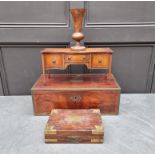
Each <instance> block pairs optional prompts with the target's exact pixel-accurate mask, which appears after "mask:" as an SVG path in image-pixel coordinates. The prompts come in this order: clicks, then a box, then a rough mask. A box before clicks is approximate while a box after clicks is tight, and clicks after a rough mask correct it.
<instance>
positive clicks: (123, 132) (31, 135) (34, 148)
mask: <svg viewBox="0 0 155 155" xmlns="http://www.w3.org/2000/svg"><path fill="white" fill-rule="evenodd" d="M47 119H48V117H47V116H33V106H32V100H31V96H9V97H4V96H1V97H0V153H90V154H91V153H97V154H98V153H155V94H123V95H121V103H120V113H119V115H118V116H103V123H104V128H105V139H104V144H45V143H44V134H43V133H44V128H45V124H46V122H47Z"/></svg>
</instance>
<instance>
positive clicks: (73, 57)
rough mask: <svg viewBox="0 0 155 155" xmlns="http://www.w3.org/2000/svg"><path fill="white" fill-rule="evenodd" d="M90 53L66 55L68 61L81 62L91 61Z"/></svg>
mask: <svg viewBox="0 0 155 155" xmlns="http://www.w3.org/2000/svg"><path fill="white" fill-rule="evenodd" d="M89 60H90V55H89V54H69V55H65V61H66V62H79V61H80V62H81V61H89Z"/></svg>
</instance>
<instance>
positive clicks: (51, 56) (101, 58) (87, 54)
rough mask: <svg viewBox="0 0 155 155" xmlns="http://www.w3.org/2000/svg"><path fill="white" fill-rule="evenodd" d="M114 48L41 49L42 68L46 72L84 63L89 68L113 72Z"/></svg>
mask: <svg viewBox="0 0 155 155" xmlns="http://www.w3.org/2000/svg"><path fill="white" fill-rule="evenodd" d="M112 52H113V51H112V50H111V49H110V48H85V49H84V50H81V51H80V50H79V51H76V50H72V49H71V48H46V49H44V50H43V51H41V54H42V70H43V74H45V72H46V70H49V69H62V70H64V69H66V68H67V66H69V65H71V64H84V65H86V66H87V68H88V69H107V70H108V75H110V74H111V65H112Z"/></svg>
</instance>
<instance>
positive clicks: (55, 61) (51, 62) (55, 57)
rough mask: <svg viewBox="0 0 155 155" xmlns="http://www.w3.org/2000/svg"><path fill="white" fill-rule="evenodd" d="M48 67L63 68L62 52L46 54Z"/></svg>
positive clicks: (45, 59) (45, 58) (46, 65)
mask: <svg viewBox="0 0 155 155" xmlns="http://www.w3.org/2000/svg"><path fill="white" fill-rule="evenodd" d="M44 61H45V67H46V68H62V67H63V55H61V54H45V55H44Z"/></svg>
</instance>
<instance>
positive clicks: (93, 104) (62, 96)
mask: <svg viewBox="0 0 155 155" xmlns="http://www.w3.org/2000/svg"><path fill="white" fill-rule="evenodd" d="M32 95H33V103H34V111H35V114H36V115H48V114H49V113H50V112H51V110H52V109H54V108H55V109H90V108H92V109H93V108H99V109H100V110H101V112H102V113H104V114H117V113H118V105H119V91H116V90H113V91H40V92H38V91H37V92H34V93H33V94H32Z"/></svg>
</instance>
